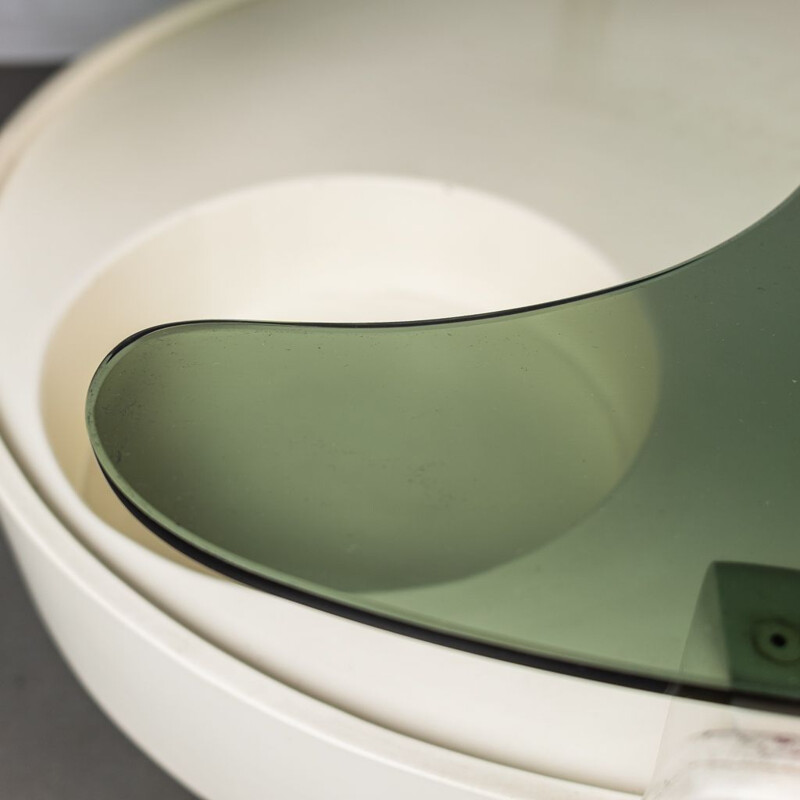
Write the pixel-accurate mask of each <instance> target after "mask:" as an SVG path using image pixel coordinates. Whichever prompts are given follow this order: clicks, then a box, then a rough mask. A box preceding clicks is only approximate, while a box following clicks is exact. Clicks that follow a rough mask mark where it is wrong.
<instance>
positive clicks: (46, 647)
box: [0, 65, 192, 800]
mask: <svg viewBox="0 0 800 800" xmlns="http://www.w3.org/2000/svg"><path fill="white" fill-rule="evenodd" d="M51 71H52V68H43V67H24V68H22V67H13V68H12V67H6V68H4V67H2V65H0V122H2V120H3V119H4V118H5V117H6V116H7V115H8V114H9V113H10V112H11V110H12V109H13V108H14V107H15V106H16V105H17V104H18V103H19V102H20V101H21V100H22V99H24V97H25V96H26V95H27V94H28V93H29V92H30V91H31V90H32V89H33V88H34V87H35V86H36V85H37V84H38V83H39V82H41V81H42V80H43V79H44V78H45V77H46V76H47V75H48V74H49V73H50V72H51ZM0 291H2V275H0ZM191 797H192V795H190V794H189V793H188V792H187V791H186V790H185V789H183V788H181V787H180V786H179V785H178V784H177V783H175V782H174V781H173V780H172V779H171V778H169V777H168V776H167V775H165V774H164V773H163V772H162V771H161V770H160V769H159V768H158V767H156V766H155V765H154V764H152V763H151V762H150V761H149V760H148V759H146V758H145V757H144V756H143V755H142V754H141V753H140V752H139V751H138V750H137V749H136V748H135V747H134V746H133V745H132V744H131V743H130V742H129V741H128V740H127V739H126V738H125V737H124V736H123V735H122V734H121V733H120V732H119V731H118V730H117V729H116V728H115V727H114V726H113V725H112V724H111V723H110V722H109V721H108V720H107V719H106V718H105V717H104V716H103V714H102V712H101V711H100V710H99V709H98V708H97V707H96V706H95V705H94V703H93V702H92V700H91V699H90V698H89V697H88V696H87V695H86V693H85V692H84V691H83V689H82V688H81V687H80V686H79V685H78V683H77V681H76V680H75V678H74V677H73V676H72V674H71V673H70V672H69V670H68V669H67V667H66V665H65V664H64V662H63V661H62V660H61V657H60V656H59V654H58V652H57V651H56V649H55V648H54V646H53V644H52V642H51V641H50V639H49V638H48V635H47V633H46V632H45V630H44V629H43V627H42V624H41V622H40V621H39V619H38V617H37V616H36V612H35V611H34V609H33V606H32V605H31V602H30V599H29V597H28V595H27V592H26V590H25V587H24V585H23V584H22V582H21V580H20V578H19V575H18V573H17V569H16V566H15V564H14V563H13V559H12V556H11V553H10V552H9V549H8V545H7V544H6V542H5V539H4V537H3V536H2V534H0V798H3V800H6V799H7V800H111V799H112V798H113V800H134V798H135V799H136V800H142V798H147V800H190V799H191Z"/></svg>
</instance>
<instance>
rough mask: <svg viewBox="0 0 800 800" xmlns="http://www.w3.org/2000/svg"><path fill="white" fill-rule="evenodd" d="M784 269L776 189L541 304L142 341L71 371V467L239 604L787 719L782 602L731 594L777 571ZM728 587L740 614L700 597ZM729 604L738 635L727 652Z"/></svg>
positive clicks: (788, 608)
mask: <svg viewBox="0 0 800 800" xmlns="http://www.w3.org/2000/svg"><path fill="white" fill-rule="evenodd" d="M799 262H800V194H797V193H795V194H794V195H792V197H790V198H789V199H788V200H787V201H786V202H785V203H783V204H782V205H781V206H780V207H779V208H777V209H776V210H775V211H774V212H772V213H771V214H769V215H768V216H767V217H765V218H764V219H762V220H761V221H760V222H759V223H757V224H756V225H754V226H752V227H751V228H749V229H747V230H746V231H744V232H743V233H742V234H740V235H738V236H736V237H734V238H733V239H731V240H729V241H728V242H726V243H724V244H722V245H720V246H719V247H717V248H715V249H713V250H711V251H709V252H707V253H705V254H703V255H702V256H699V257H697V258H695V259H693V260H691V261H689V262H687V263H685V264H683V265H681V266H679V267H676V268H673V269H670V270H667V271H665V272H661V273H658V274H656V275H652V276H650V277H647V278H644V279H641V280H638V281H634V282H632V283H629V284H625V285H622V286H619V287H616V288H612V289H610V290H605V291H601V292H598V293H595V294H593V295H589V296H584V297H578V298H573V299H571V300H567V301H562V302H556V303H550V304H544V305H542V306H535V307H531V308H520V309H514V310H510V311H500V312H498V313H496V314H491V313H490V314H482V315H475V316H472V317H461V318H451V319H440V320H435V321H428V322H425V321H421V322H417V321H415V322H408V323H402V322H398V323H374V324H370V323H368V322H365V323H363V324H324V323H316V324H315V323H313V322H309V323H299V322H298V323H270V322H263V321H232V320H222V321H197V322H181V323H179V324H174V325H171V324H169V323H168V322H165V324H164V325H162V326H158V327H156V328H154V329H149V330H145V331H142V332H141V333H139V334H135V335H134V336H132V337H130V338H129V339H127V340H125V341H124V342H122V343H121V344H120V345H119V346H118V347H117V348H116V349H115V350H114V351H113V352H112V353H111V354H110V355H109V356H108V357H107V358H106V359H105V360H104V362H103V363H102V364H101V365H100V367H99V369H98V370H97V372H96V374H95V376H94V379H93V381H92V384H91V387H90V390H89V395H88V400H87V422H88V429H89V434H90V438H91V442H92V446H93V448H94V451H95V454H96V456H97V459H98V461H99V463H100V466H101V468H102V470H103V472H104V474H105V476H106V478H107V479H108V481H109V482H110V484H111V485H112V487H113V488H114V490H115V491H116V492H117V494H118V496H119V497H120V498H121V499H122V500H123V502H124V503H125V504H126V505H127V507H128V508H129V509H130V510H131V511H132V512H133V513H134V514H135V515H136V516H137V517H139V519H140V520H141V521H143V522H144V523H145V524H146V525H147V526H148V527H149V528H150V529H151V530H152V531H154V532H155V533H157V534H158V535H160V536H161V537H162V538H164V539H166V540H167V541H168V542H169V543H170V544H172V545H173V546H175V547H177V548H179V549H181V550H183V551H184V552H187V553H189V554H190V555H191V556H192V557H194V558H196V559H197V560H198V561H200V562H202V563H205V564H208V565H210V566H212V567H213V568H215V569H217V570H219V571H220V572H222V573H225V574H228V575H230V576H232V577H234V578H236V579H239V580H242V581H244V582H246V583H249V584H251V585H254V586H257V587H259V588H262V589H265V590H267V591H271V592H275V593H278V594H282V595H284V596H288V597H291V598H293V599H295V600H299V601H300V602H304V603H308V604H310V605H314V606H317V607H321V608H324V609H327V610H330V611H333V612H335V613H339V614H343V615H346V616H350V617H353V618H355V619H360V620H362V621H366V622H369V623H371V624H376V625H379V626H383V627H387V628H390V629H394V630H397V631H400V632H402V633H409V634H411V635H415V636H419V637H422V638H427V639H430V640H432V641H439V642H442V643H443V644H447V645H450V646H455V647H460V648H463V649H467V650H472V651H474V652H482V653H485V654H487V655H492V656H496V657H500V658H505V659H508V660H512V661H517V662H519V663H527V664H531V665H534V666H543V667H545V668H548V669H554V670H556V671H561V672H565V673H569V674H578V675H586V676H588V677H593V678H597V679H600V680H605V681H609V682H613V683H620V684H624V685H632V686H638V687H640V688H644V689H650V690H654V691H669V692H674V693H676V694H685V695H688V696H694V697H700V698H707V699H712V700H718V701H725V702H727V701H741V702H749V703H755V704H763V703H767V704H769V703H771V702H774V701H775V700H778V699H780V701H781V702H782V703H783V704H784V705H786V706H787V707H794V704H795V703H796V702H797V700H798V699H800V680H798V679H796V678H795V677H794V674H795V672H797V664H796V663H795V662H794V661H793V660H792V659H789V660H786V659H784V660H783V661H781V658H780V655H781V654H780V653H778V654H777V656H776V654H775V653H771V654H770V653H766V652H765V651H764V650H763V648H761V650H758V647H757V641H756V639H758V636H759V635H761V636H762V638H763V635H764V634H763V631H764V630H766V628H765V627H764V626H765V625H766V626H767V627H769V626H770V625H773V623H774V625H777V626H778V627H776V628H775V630H776V631H778V629H779V628H780V631H784V630H785V629H786V630H795V629H797V630H799V631H800V615H798V612H797V611H796V609H797V608H800V605H798V604H796V603H794V602H793V600H792V599H791V598H792V597H793V595H792V590H791V589H785V587H784V589H783V590H782V591H783V592H784V594H783V595H781V596H780V597H778V598H777V599H774V602H773V601H770V602H771V603H772V604H771V605H770V602H767V601H765V599H764V592H765V586H769V585H770V583H773V584H774V583H776V582H775V581H772V582H771V581H770V579H769V578H766V579H761V578H759V579H758V580H756V579H753V580H751V579H750V576H751V575H753V574H756V573H758V574H759V575H760V574H762V572H763V570H764V569H765V568H766V569H767V571H769V568H784V572H782V573H781V574H782V575H783V578H782V580H783V584H786V580H787V579H786V574H787V573H786V568H790V569H791V570H794V569H798V568H800V539H799V538H798V537H797V536H796V533H795V530H796V523H797V519H798V518H800V496H799V495H798V492H797V485H798V478H800V327H799V326H798V323H797V314H796V309H797V304H798V300H800V271H799V270H798V268H799V267H800V263H799ZM750 567H752V569H750ZM737 570H738V571H737ZM742 570H744V572H742ZM759 571H761V572H759ZM720 575H722V576H727V577H726V578H725V580H727V581H728V583H727V584H725V580H723V578H721V577H719V576H720ZM731 575H735V576H736V577H735V579H734V580H735V581H736V585H737V586H740V587H747V586H752V587H755V588H752V589H751V595H747V593H746V591H745V588H742V592H745V597H744V599H742V597H741V596H740V595H741V593H740V592H731V591H730V589H729V588H728V589H726V590H725V591H722V590H719V591H718V590H716V589H713V588H712V589H709V586H710V585H711V583H713V582H714V581H718V582H719V583H720V585H723V584H725V585H728V586H729V585H730V580H731V578H730V576H731ZM742 575H744V578H743V577H741V576H742ZM795 580H796V579H795ZM710 582H711V583H710ZM778 582H780V581H778ZM789 584H791V581H789ZM713 585H714V586H716V585H717V584H716V583H714V584H713ZM786 585H788V584H786ZM709 591H711V593H712V594H713V601H712V602H711V606H709V602H708V600H707V596H708V593H709ZM787 591H788V593H789V594H788V595H787V594H786V592H787ZM634 597H635V598H637V600H638V602H639V606H638V608H636V609H631V608H630V606H629V603H630V600H631V599H632V598H634ZM732 597H736V598H737V599H736V601H735V602H736V603H738V605H737V610H736V614H735V615H734V616H736V615H738V616H736V618H737V619H740V620H741V618H742V615H743V614H744V616H745V617H747V614H748V613H750V614H751V615H753V619H752V620H751V621H750V622H748V623H746V624H744V627H743V628H742V631H741V632H739V633H737V634H736V636H738V637H739V639H736V640H735V641H734V639H735V637H734V639H732V638H731V637H730V636H728V635H727V634H725V630H728V628H725V624H724V620H725V619H727V618H728V617H730V614H732V613H733V612H732V611H731V608H732V605H731V604H732V603H733V602H734V601H733V600H731V598H732ZM748 597H751V599H752V603H751V604H750V605H748V600H747V598H748ZM642 598H644V600H642ZM703 598H706V599H703ZM787 598H789V599H787ZM765 603H766V606H765V605H764V604H765ZM742 604H743V605H742ZM711 607H713V608H712V610H711V611H709V608H711ZM765 608H766V610H765ZM747 609H750V611H747ZM726 615H727V616H726ZM795 616H797V619H795V618H794V617H795ZM748 619H749V617H748ZM774 625H773V627H774ZM781 626H787V627H786V628H784V627H781ZM729 628H730V626H729ZM751 629H752V630H755V631H761V634H758V633H751ZM770 630H771V628H770ZM780 631H779V632H778V634H776V636H777V638H776V639H775V641H776V642H777V641H779V639H781V634H780ZM690 634H691V636H690ZM698 637H699V640H698ZM690 639H691V641H692V642H693V644H692V646H691V648H687V642H688V641H689V640H690ZM698 641H699V644H698ZM782 646H783V645H781V644H779V645H778V648H779V649H780V647H782ZM742 647H743V648H744V649H745V650H747V651H748V653H749V654H750V655H751V656H752V652H756V651H757V652H756V657H755V658H756V666H755V668H754V670H755V671H754V670H753V669H750V670H749V671H748V672H746V674H744V673H743V672H742V670H741V669H740V668H739V665H740V664H741V655H736V654H737V653H739V654H740V653H741V650H742ZM759 653H760V655H759ZM762 657H763V659H764V662H765V663H764V669H763V670H761V669H759V666H758V663H757V661H758V658H762ZM776 664H777V665H778V666H777V667H776ZM770 670H772V672H770ZM775 670H777V673H776V674H773V672H775Z"/></svg>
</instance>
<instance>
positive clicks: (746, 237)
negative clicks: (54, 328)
mask: <svg viewBox="0 0 800 800" xmlns="http://www.w3.org/2000/svg"><path fill="white" fill-rule="evenodd" d="M799 201H800V192H796V193H794V194H793V195H792V196H791V197H790V198H789V199H788V200H787V201H785V202H784V203H783V204H782V205H781V206H779V207H778V208H777V209H775V210H774V211H773V212H771V213H770V214H769V215H767V216H766V217H765V218H763V219H762V220H760V221H759V222H758V223H756V224H755V225H753V226H751V227H750V228H748V229H747V230H746V231H744V232H742V233H740V234H738V235H737V236H735V237H733V238H732V239H731V240H728V241H727V242H725V243H723V244H721V245H719V246H718V247H716V248H713V249H712V250H710V251H707V252H706V253H704V254H702V255H701V256H698V257H696V258H694V259H691V260H690V261H688V262H685V263H684V264H681V265H678V266H677V267H672V268H670V269H668V270H665V271H663V272H660V273H656V274H655V275H650V276H647V277H645V278H642V279H639V280H637V281H633V282H630V283H626V284H622V285H620V286H616V287H611V288H609V289H606V290H603V291H601V292H596V293H592V294H590V295H585V296H580V297H576V298H569V299H567V300H563V301H558V302H557V303H546V304H541V305H535V306H528V307H523V308H519V309H510V310H505V311H500V312H493V313H489V314H481V315H473V316H469V317H458V318H449V319H441V320H431V321H413V322H400V323H362V324H348V323H344V324H332V323H325V324H315V323H309V324H305V323H274V325H275V326H277V327H306V328H323V329H324V328H340V329H359V328H403V327H416V328H421V327H426V326H438V325H444V324H452V325H458V324H459V323H469V322H473V321H479V320H492V319H499V318H503V317H510V316H519V315H526V314H529V313H531V312H541V311H545V310H548V309H563V308H565V307H571V308H579V307H581V306H582V305H583V304H584V301H589V300H592V299H596V298H601V297H611V296H617V295H621V294H624V293H626V292H627V291H630V290H632V289H636V288H643V287H648V286H654V285H656V284H659V283H662V282H664V283H666V281H664V279H667V278H673V279H674V277H676V276H677V274H678V273H679V272H680V271H684V270H685V268H686V267H688V266H690V265H696V267H697V268H699V269H702V268H703V264H704V263H706V264H707V265H708V264H709V263H711V265H712V266H713V265H714V264H716V265H717V266H722V267H723V268H725V267H726V264H721V265H720V263H719V262H720V260H723V261H728V256H729V255H730V254H731V251H733V252H734V253H735V251H736V248H737V245H739V244H741V243H742V242H746V241H750V240H752V239H753V238H754V237H755V238H758V235H759V233H761V234H763V233H766V234H769V235H770V238H769V242H770V244H769V246H766V245H765V244H764V243H763V242H756V249H759V248H760V249H761V250H762V251H764V252H765V255H766V256H768V257H770V258H772V257H774V256H775V255H776V253H778V255H780V251H782V252H783V258H780V257H779V258H778V261H779V262H780V268H781V269H783V270H784V271H785V269H786V262H787V259H786V257H785V256H786V254H787V252H788V254H789V255H790V259H789V261H792V259H793V258H794V257H795V254H797V253H800V248H797V247H796V241H795V240H796V238H797V237H796V236H795V237H790V239H788V240H787V239H782V238H781V237H780V236H778V237H777V238H776V237H775V236H774V235H772V234H774V232H770V231H765V228H767V227H769V225H768V223H770V222H774V221H776V220H779V221H781V222H783V221H784V218H785V217H786V216H787V215H788V216H791V217H792V220H794V221H796V219H797V213H796V212H797V211H798V209H800V202H799ZM794 230H797V225H794ZM787 247H788V248H789V250H788V251H787V249H786V248H787ZM765 248H766V249H765ZM750 257H752V253H750ZM733 261H734V265H735V262H736V258H734V259H733ZM694 273H695V271H694V270H693V271H692V274H694ZM713 277H714V278H715V279H719V277H720V276H719V275H715V276H713ZM728 277H731V278H733V277H735V275H729V276H728ZM759 288H760V287H759ZM673 299H674V298H673ZM212 322H219V323H228V322H229V321H226V320H219V321H212ZM740 323H741V320H740ZM740 323H739V324H740ZM196 324H198V323H197V322H186V323H176V324H175V325H169V324H167V325H160V326H155V327H154V328H149V329H147V330H145V331H141V332H139V333H136V334H134V335H133V336H131V337H129V338H128V339H126V340H125V341H124V342H122V343H120V345H118V346H117V347H116V348H115V349H114V350H113V351H112V352H111V353H110V354H109V356H107V357H106V359H104V361H103V362H102V364H101V365H100V367H99V368H98V371H97V372H96V374H95V376H94V378H93V380H92V386H91V388H90V393H89V398H88V400H87V422H88V425H89V431H90V438H91V439H92V444H93V447H95V452H96V455H97V458H98V461H99V463H100V465H101V468H102V470H103V472H104V474H105V475H106V478H107V480H108V481H109V483H110V484H111V486H112V488H114V490H115V492H117V494H118V495H119V496H120V498H121V499H122V500H123V502H124V503H125V505H126V506H127V507H128V508H129V509H130V510H131V511H132V512H133V513H134V514H135V515H136V516H137V517H139V519H140V520H141V521H142V522H143V523H144V524H146V525H147V527H148V528H150V529H151V530H153V531H154V532H155V533H156V534H157V535H159V536H161V537H162V538H164V539H165V540H166V541H168V542H169V543H170V544H172V545H173V546H175V547H176V548H178V549H180V550H183V551H184V552H187V553H188V554H189V555H190V556H191V557H193V558H195V559H197V560H198V561H201V562H202V563H205V564H207V565H208V566H211V567H212V568H214V569H216V570H218V571H219V572H221V573H223V574H227V575H229V576H230V577H233V578H235V579H237V580H239V581H242V582H245V583H248V584H250V585H253V586H256V587H257V588H260V589H263V590H266V591H270V592H272V593H275V594H280V595H282V596H286V597H289V598H290V599H293V600H295V601H298V602H302V603H305V604H307V605H311V606H314V607H317V608H322V609H323V610H326V611H331V612H333V613H337V614H340V615H342V616H346V617H349V618H352V619H356V620H359V621H362V622H366V623H368V624H371V625H376V626H379V627H384V628H388V629H390V630H394V631H397V632H399V633H403V634H407V635H412V636H415V637H417V638H422V639H425V640H428V641H434V642H437V643H440V644H444V645H446V646H449V647H455V648H458V649H462V650H467V651H469V652H474V653H479V654H481V655H487V656H490V657H495V658H501V659H504V660H508V661H513V662H515V663H520V664H527V665H530V666H534V667H539V668H543V669H547V670H551V671H555V672H559V673H563V674H570V675H576V676H580V677H587V678H591V679H593V680H600V681H604V682H607V683H613V684H618V685H624V686H630V687H633V688H639V689H645V690H649V691H656V692H666V693H670V694H674V695H679V696H687V697H693V698H697V699H703V700H711V701H714V702H737V703H745V704H747V705H754V706H758V707H766V708H770V709H771V710H780V711H786V710H789V711H792V713H796V711H797V709H798V701H797V700H796V699H794V698H791V697H787V696H781V697H780V699H779V700H777V699H776V696H775V695H774V693H771V692H769V691H763V690H761V689H755V690H753V689H743V688H741V687H739V688H736V687H719V686H714V685H702V684H699V683H697V682H692V681H686V680H684V679H683V676H681V674H680V672H679V671H678V672H676V674H675V675H674V677H673V678H670V679H662V678H659V677H653V676H652V675H648V674H645V673H641V672H637V671H636V670H631V669H629V668H628V667H626V666H624V665H622V664H620V665H619V666H617V665H613V666H610V667H608V668H606V667H598V666H597V665H594V664H591V663H588V662H587V661H585V660H583V659H581V658H575V659H569V658H561V657H553V656H550V655H548V654H546V653H533V652H530V651H526V650H521V649H517V648H514V647H505V646H500V645H497V644H494V643H491V642H487V641H485V640H481V638H473V635H471V634H470V633H468V632H465V633H459V634H453V633H448V632H447V631H444V630H437V629H436V627H435V621H432V623H431V624H430V625H429V624H427V623H426V624H425V625H418V624H415V623H413V622H409V621H408V620H405V619H402V618H398V617H395V616H392V612H391V610H389V609H385V608H383V609H381V610H380V613H374V612H372V611H370V610H367V609H363V608H358V607H357V606H354V605H352V604H350V603H344V602H339V601H338V600H337V599H335V598H331V597H326V596H323V595H321V594H319V593H317V592H315V591H313V589H312V588H311V587H309V586H306V587H303V588H298V587H297V586H296V585H295V586H291V585H288V584H285V583H283V582H281V581H276V580H274V579H270V578H268V577H266V576H265V575H259V574H257V573H254V572H252V571H250V570H247V569H243V568H242V567H241V566H238V565H236V564H233V563H230V561H228V560H223V559H220V558H219V557H218V555H215V554H214V553H213V552H210V551H209V550H208V549H207V547H198V546H194V545H193V544H192V543H191V537H190V536H188V537H185V538H183V539H181V538H180V537H178V536H175V534H173V533H171V532H170V531H169V530H167V528H165V527H164V526H163V525H161V524H160V523H159V521H158V519H157V516H158V515H157V514H153V513H148V512H147V511H146V510H144V509H145V508H146V506H147V504H146V502H141V504H137V503H134V502H132V501H131V496H135V495H136V493H135V491H134V490H133V489H132V488H131V487H128V488H127V489H125V488H124V487H122V486H120V485H119V484H118V483H117V482H115V479H114V478H112V477H111V475H110V472H112V471H113V464H112V462H111V459H110V458H108V454H107V453H105V451H104V450H103V447H102V444H101V442H100V438H99V436H98V433H97V429H96V427H95V426H94V420H93V416H92V409H91V398H92V392H93V391H95V390H96V389H97V386H98V384H99V383H100V382H101V381H102V377H103V374H104V370H105V369H106V368H107V367H108V366H109V365H110V364H111V363H112V362H113V361H114V359H115V357H116V356H117V355H118V354H120V353H121V352H123V351H124V350H125V349H126V348H128V347H129V346H130V345H131V344H133V343H134V342H136V341H139V340H141V339H142V338H143V337H145V336H147V335H148V334H150V333H153V332H156V331H160V330H164V329H166V328H172V327H180V326H184V325H196ZM257 324H268V323H257ZM269 324H273V323H269ZM662 333H663V331H662ZM187 539H188V541H187ZM295 583H297V582H295ZM776 703H777V707H776Z"/></svg>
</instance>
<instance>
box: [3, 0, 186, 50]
mask: <svg viewBox="0 0 800 800" xmlns="http://www.w3.org/2000/svg"><path fill="white" fill-rule="evenodd" d="M176 4H177V3H176V0H0V63H9V62H28V63H32V62H42V61H54V60H63V59H65V58H69V57H71V56H74V55H75V54H77V53H80V52H81V51H83V50H86V49H88V48H90V47H93V46H94V45H96V44H98V43H99V42H101V41H102V40H103V39H107V38H108V37H109V36H111V35H113V34H115V33H117V32H118V31H120V30H122V29H123V28H126V27H128V26H129V25H131V24H133V23H134V22H137V21H138V20H140V19H142V18H144V17H146V16H148V15H150V14H153V13H155V12H156V11H158V10H159V9H161V8H166V7H167V6H170V5H176Z"/></svg>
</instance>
